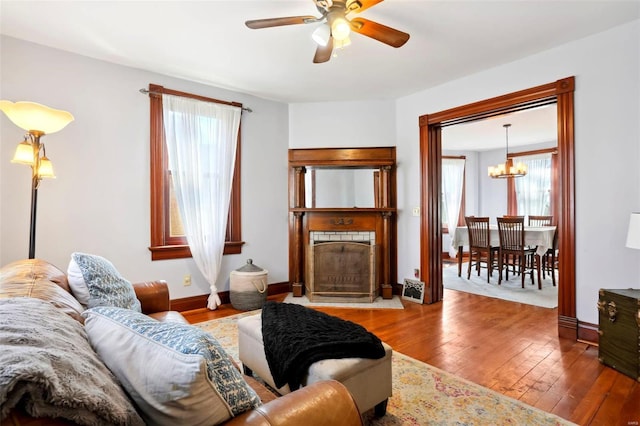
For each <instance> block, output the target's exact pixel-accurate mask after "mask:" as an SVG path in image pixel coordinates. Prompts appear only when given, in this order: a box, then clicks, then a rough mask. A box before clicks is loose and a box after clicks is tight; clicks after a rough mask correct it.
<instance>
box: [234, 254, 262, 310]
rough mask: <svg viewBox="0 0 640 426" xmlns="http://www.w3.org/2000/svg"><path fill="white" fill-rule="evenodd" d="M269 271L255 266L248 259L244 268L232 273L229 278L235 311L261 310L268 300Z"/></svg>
mask: <svg viewBox="0 0 640 426" xmlns="http://www.w3.org/2000/svg"><path fill="white" fill-rule="evenodd" d="M267 275H268V271H267V270H266V269H262V268H261V267H259V266H256V265H254V264H253V260H251V259H248V260H247V264H246V265H244V266H243V267H242V268H238V269H236V270H235V271H231V274H230V277H229V298H230V299H231V305H233V307H234V308H235V309H239V310H242V311H252V310H254V309H261V308H262V305H263V304H264V302H265V301H266V300H267V286H268V284H267Z"/></svg>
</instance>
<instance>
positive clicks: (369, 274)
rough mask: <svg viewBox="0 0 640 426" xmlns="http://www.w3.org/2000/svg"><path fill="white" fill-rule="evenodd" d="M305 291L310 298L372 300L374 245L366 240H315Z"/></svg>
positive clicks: (353, 300)
mask: <svg viewBox="0 0 640 426" xmlns="http://www.w3.org/2000/svg"><path fill="white" fill-rule="evenodd" d="M309 250H310V255H309V262H310V263H309V275H310V276H309V277H308V279H307V288H306V290H307V291H306V293H307V297H308V298H309V300H311V301H323V300H324V301H331V302H362V301H367V302H373V301H374V300H375V298H376V297H377V291H376V287H377V286H376V285H375V283H376V276H375V275H376V274H375V258H376V246H375V244H371V242H369V241H314V243H313V244H312V245H310V247H309Z"/></svg>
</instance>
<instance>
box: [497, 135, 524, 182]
mask: <svg viewBox="0 0 640 426" xmlns="http://www.w3.org/2000/svg"><path fill="white" fill-rule="evenodd" d="M502 127H504V129H505V132H506V134H507V135H506V136H507V137H506V140H507V149H506V159H505V162H504V163H502V164H498V165H497V166H495V167H494V166H489V177H492V178H494V179H504V178H513V177H521V176H524V175H526V174H527V166H526V165H525V164H523V163H518V164H516V165H514V164H513V159H511V158H509V127H511V124H505V125H503V126H502Z"/></svg>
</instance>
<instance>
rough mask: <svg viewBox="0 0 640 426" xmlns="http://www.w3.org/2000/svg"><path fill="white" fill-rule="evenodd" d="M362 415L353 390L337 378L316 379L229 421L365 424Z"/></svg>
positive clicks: (259, 425) (264, 425) (283, 425)
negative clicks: (353, 395) (318, 380)
mask: <svg viewBox="0 0 640 426" xmlns="http://www.w3.org/2000/svg"><path fill="white" fill-rule="evenodd" d="M362 424H363V423H362V418H361V417H360V412H359V411H358V406H357V405H356V403H355V401H354V400H353V397H352V396H351V394H350V393H349V390H347V388H346V387H345V386H344V385H343V384H342V383H340V382H338V381H336V380H325V381H321V382H316V383H312V384H310V385H309V386H305V387H303V388H300V389H298V390H296V391H295V392H291V393H288V394H286V395H284V396H281V397H279V398H277V399H274V400H273V401H270V402H268V403H266V404H264V405H261V406H260V407H258V408H256V409H254V410H251V411H248V412H246V413H242V414H241V415H240V416H237V417H234V418H233V419H231V420H229V421H228V422H226V423H225V425H252V426H270V425H278V426H289V425H291V426H299V425H305V426H326V425H332V426H358V425H359V426H361V425H362Z"/></svg>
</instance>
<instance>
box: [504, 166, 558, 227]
mask: <svg viewBox="0 0 640 426" xmlns="http://www.w3.org/2000/svg"><path fill="white" fill-rule="evenodd" d="M513 161H514V163H515V162H522V163H524V164H525V165H526V166H527V168H528V171H527V174H526V175H525V176H523V177H520V178H517V179H515V183H516V185H515V186H516V201H517V203H518V215H521V216H531V215H536V216H538V215H549V214H551V154H539V155H532V156H526V157H518V158H514V160H513Z"/></svg>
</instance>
